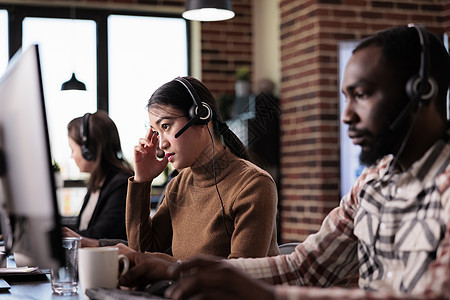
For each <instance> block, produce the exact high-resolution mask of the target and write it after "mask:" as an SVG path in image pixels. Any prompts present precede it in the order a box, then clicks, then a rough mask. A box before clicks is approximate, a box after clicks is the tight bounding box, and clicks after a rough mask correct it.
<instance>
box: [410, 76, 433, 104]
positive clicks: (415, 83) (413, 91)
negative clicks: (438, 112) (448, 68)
mask: <svg viewBox="0 0 450 300" xmlns="http://www.w3.org/2000/svg"><path fill="white" fill-rule="evenodd" d="M421 82H422V79H421V78H420V76H419V75H416V76H413V77H411V78H410V79H409V80H408V82H407V83H406V93H407V94H408V97H409V99H411V100H412V99H415V98H416V96H419V97H420V99H421V100H422V101H426V103H428V102H429V100H431V99H433V97H434V96H436V94H437V84H436V81H435V80H434V78H432V77H428V80H427V83H426V85H427V87H426V88H425V89H424V91H423V92H422V94H421V95H418V94H419V87H420V84H421Z"/></svg>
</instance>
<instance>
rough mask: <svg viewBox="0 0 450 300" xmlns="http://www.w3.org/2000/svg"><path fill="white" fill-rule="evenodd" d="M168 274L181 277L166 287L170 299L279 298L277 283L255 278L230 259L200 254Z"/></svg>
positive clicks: (249, 299) (269, 299)
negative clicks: (277, 295) (236, 266)
mask: <svg viewBox="0 0 450 300" xmlns="http://www.w3.org/2000/svg"><path fill="white" fill-rule="evenodd" d="M168 275H169V276H170V277H172V278H178V280H177V282H176V283H174V284H173V285H172V287H170V288H169V289H168V290H167V291H166V295H165V296H166V297H168V298H170V299H191V297H192V299H197V298H198V299H214V300H221V299H233V300H236V299H237V300H239V299H242V300H252V299H255V300H273V299H275V288H274V287H273V286H271V285H269V284H267V283H264V282H262V281H259V280H256V279H253V278H251V277H250V276H249V275H248V274H246V273H245V272H243V271H242V270H239V269H237V268H235V267H233V266H232V265H231V264H229V263H227V261H226V260H217V258H209V257H205V256H202V257H196V258H193V259H192V260H188V261H186V262H183V263H181V264H175V265H173V266H172V267H170V268H169V270H168Z"/></svg>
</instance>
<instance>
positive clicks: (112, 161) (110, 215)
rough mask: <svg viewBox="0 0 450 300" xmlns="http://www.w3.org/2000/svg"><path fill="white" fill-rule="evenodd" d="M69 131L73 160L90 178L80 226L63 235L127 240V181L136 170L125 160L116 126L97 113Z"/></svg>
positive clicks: (71, 124) (75, 122) (71, 125)
mask: <svg viewBox="0 0 450 300" xmlns="http://www.w3.org/2000/svg"><path fill="white" fill-rule="evenodd" d="M67 129H68V136H69V146H70V148H71V150H72V158H73V159H74V160H75V163H76V164H77V166H78V168H79V169H80V171H81V172H87V173H90V178H89V182H88V184H87V187H88V192H87V194H86V196H85V198H84V202H83V205H82V207H81V210H80V214H79V216H78V219H77V224H76V226H74V227H73V228H71V229H69V228H67V227H65V228H63V235H64V236H80V235H81V236H83V237H87V238H94V239H100V238H107V239H123V240H126V230H125V201H126V193H127V180H128V178H129V177H130V176H132V175H133V169H132V167H131V166H130V164H129V163H128V162H127V161H125V160H124V158H123V154H122V148H121V145H120V139H119V133H118V131H117V127H116V125H115V124H114V122H113V120H111V118H109V116H108V114H107V113H106V112H104V111H97V112H96V113H93V114H90V113H86V114H85V115H84V116H83V117H79V118H75V119H73V120H72V121H70V122H69V124H68V125H67Z"/></svg>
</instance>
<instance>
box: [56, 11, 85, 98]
mask: <svg viewBox="0 0 450 300" xmlns="http://www.w3.org/2000/svg"><path fill="white" fill-rule="evenodd" d="M70 18H71V19H72V33H75V7H74V6H72V7H71V8H70ZM73 49H74V46H73V47H71V50H72V54H71V56H72V59H73V56H74V55H73ZM68 90H79V91H85V90H86V85H85V84H84V83H83V82H81V81H79V80H78V79H77V77H76V76H75V73H72V77H71V78H70V79H69V80H67V81H66V82H64V83H63V84H62V85H61V91H68Z"/></svg>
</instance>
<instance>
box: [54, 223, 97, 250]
mask: <svg viewBox="0 0 450 300" xmlns="http://www.w3.org/2000/svg"><path fill="white" fill-rule="evenodd" d="M62 236H63V237H80V238H81V244H80V247H81V248H84V247H100V243H99V241H98V240H96V239H91V238H87V237H84V236H81V235H79V234H78V233H76V232H75V231H73V230H72V229H70V228H68V227H63V228H62Z"/></svg>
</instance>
